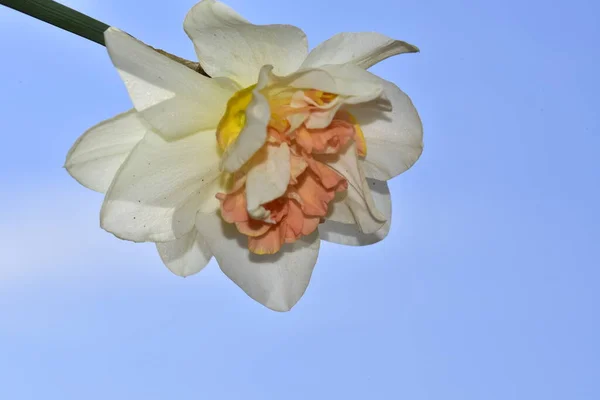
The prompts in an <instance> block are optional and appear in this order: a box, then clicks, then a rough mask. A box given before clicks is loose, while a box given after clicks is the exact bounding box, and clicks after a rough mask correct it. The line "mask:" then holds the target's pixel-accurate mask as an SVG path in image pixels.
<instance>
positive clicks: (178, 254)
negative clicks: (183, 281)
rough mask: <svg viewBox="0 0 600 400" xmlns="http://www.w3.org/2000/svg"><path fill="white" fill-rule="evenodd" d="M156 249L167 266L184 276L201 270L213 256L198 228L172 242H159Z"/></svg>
mask: <svg viewBox="0 0 600 400" xmlns="http://www.w3.org/2000/svg"><path fill="white" fill-rule="evenodd" d="M156 249H157V250H158V254H159V255H160V258H161V259H162V260H163V262H164V263H165V265H166V266H167V268H169V270H171V272H173V273H174V274H175V275H179V276H183V277H186V276H190V275H193V274H196V273H198V272H200V271H201V270H202V269H203V268H204V267H206V265H207V264H208V262H209V261H210V259H211V258H212V253H211V252H210V249H209V248H208V245H207V244H206V241H205V240H204V238H202V236H201V235H200V234H199V233H198V231H197V230H196V229H192V231H191V232H190V233H188V234H186V235H183V236H182V237H180V238H179V239H176V240H173V241H171V242H163V243H157V244H156Z"/></svg>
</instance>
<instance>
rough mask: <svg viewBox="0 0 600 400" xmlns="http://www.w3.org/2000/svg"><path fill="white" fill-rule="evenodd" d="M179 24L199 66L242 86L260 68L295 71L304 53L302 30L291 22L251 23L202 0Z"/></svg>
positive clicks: (283, 72)
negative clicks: (192, 45) (189, 40)
mask: <svg viewBox="0 0 600 400" xmlns="http://www.w3.org/2000/svg"><path fill="white" fill-rule="evenodd" d="M183 27H184V29H185V31H186V33H187V34H188V36H189V37H190V39H192V41H193V42H194V47H195V48H196V54H197V55H198V59H199V60H200V64H201V65H202V68H204V70H205V71H206V72H207V73H208V74H209V75H210V76H213V77H221V76H224V77H228V78H231V79H233V80H234V81H236V82H238V83H239V84H240V85H241V86H242V87H248V86H250V85H252V84H254V83H256V77H257V76H258V72H259V71H260V69H261V67H262V66H264V65H273V66H274V67H275V73H277V74H278V75H287V74H290V73H292V72H294V71H296V70H297V69H298V68H299V67H300V65H301V64H302V62H303V61H304V59H305V58H306V55H307V54H308V42H307V40H306V35H305V34H304V32H302V30H300V29H299V28H296V27H295V26H291V25H254V24H251V23H250V22H248V21H247V20H246V19H244V18H243V17H241V16H240V15H239V14H238V13H237V12H235V11H234V10H233V9H231V8H230V7H228V6H226V5H225V4H223V3H221V2H218V1H214V0H204V1H201V2H200V3H198V4H196V5H195V6H194V7H193V8H192V9H191V10H190V11H189V13H188V14H187V16H186V18H185V21H184V23H183Z"/></svg>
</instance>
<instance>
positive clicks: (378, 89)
mask: <svg viewBox="0 0 600 400" xmlns="http://www.w3.org/2000/svg"><path fill="white" fill-rule="evenodd" d="M319 70H322V71H325V72H327V73H328V74H329V76H331V77H332V78H333V80H334V81H335V84H336V86H337V91H336V92H332V93H337V94H339V95H341V96H344V103H345V104H359V103H365V102H368V101H372V100H375V99H377V98H378V97H380V96H381V95H382V94H383V89H384V86H383V82H382V79H381V78H379V77H377V76H375V75H373V74H372V73H370V72H367V71H365V70H364V69H362V68H360V67H357V66H356V65H353V64H343V65H336V64H329V65H322V66H320V67H319Z"/></svg>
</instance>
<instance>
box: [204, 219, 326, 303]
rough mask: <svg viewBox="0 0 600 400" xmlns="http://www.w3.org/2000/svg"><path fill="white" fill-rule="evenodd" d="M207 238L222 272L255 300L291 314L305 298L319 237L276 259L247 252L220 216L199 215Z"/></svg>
mask: <svg viewBox="0 0 600 400" xmlns="http://www.w3.org/2000/svg"><path fill="white" fill-rule="evenodd" d="M196 227H197V229H198V231H199V232H200V233H201V234H202V235H204V237H205V238H206V240H207V242H208V245H209V247H210V249H211V251H212V253H213V254H214V256H215V258H216V259H217V262H218V263H219V267H221V270H222V271H223V272H224V273H225V275H227V276H228V277H229V279H231V280H232V281H234V282H235V283H236V284H237V285H238V286H239V287H240V288H242V289H243V290H244V292H246V294H248V296H250V297H252V298H253V299H254V300H256V301H258V302H259V303H261V304H263V305H264V306H266V307H268V308H270V309H272V310H275V311H288V310H290V309H291V308H292V307H293V306H294V305H295V304H296V303H297V302H298V300H299V299H300V298H301V297H302V295H303V294H304V291H305V290H306V287H307V286H308V283H309V281H310V277H311V275H312V271H313V268H314V266H315V263H316V261H317V255H318V253H319V245H320V240H319V235H318V232H316V231H315V232H314V233H313V234H311V235H309V236H305V237H303V238H302V239H300V240H298V241H296V242H294V243H292V244H286V245H284V246H283V247H282V248H281V250H280V251H279V252H278V253H276V254H273V255H260V256H259V255H256V254H252V253H251V252H250V251H249V250H248V246H247V240H246V237H245V236H243V235H241V234H240V233H239V232H238V231H237V230H236V228H235V226H234V225H232V224H227V223H225V222H223V220H222V219H221V218H220V217H219V216H218V215H217V214H198V219H197V222H196Z"/></svg>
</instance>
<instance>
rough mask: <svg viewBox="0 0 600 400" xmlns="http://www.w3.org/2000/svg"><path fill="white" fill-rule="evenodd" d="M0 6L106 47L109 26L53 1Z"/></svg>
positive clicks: (10, 1) (9, 0)
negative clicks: (105, 32) (105, 36)
mask: <svg viewBox="0 0 600 400" xmlns="http://www.w3.org/2000/svg"><path fill="white" fill-rule="evenodd" d="M0 4H2V5H5V6H7V7H10V8H12V9H15V10H17V11H20V12H22V13H24V14H27V15H30V16H32V17H34V18H37V19H39V20H41V21H44V22H47V23H49V24H51V25H54V26H56V27H58V28H61V29H64V30H66V31H69V32H72V33H74V34H76V35H79V36H81V37H84V38H86V39H89V40H91V41H93V42H96V43H98V44H101V45H102V46H104V31H105V30H107V29H108V25H106V24H105V23H104V22H100V21H98V20H96V19H94V18H92V17H88V16H87V15H85V14H82V13H80V12H78V11H75V10H73V9H72V8H69V7H67V6H65V5H62V4H60V3H57V2H55V1H52V0H0Z"/></svg>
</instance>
